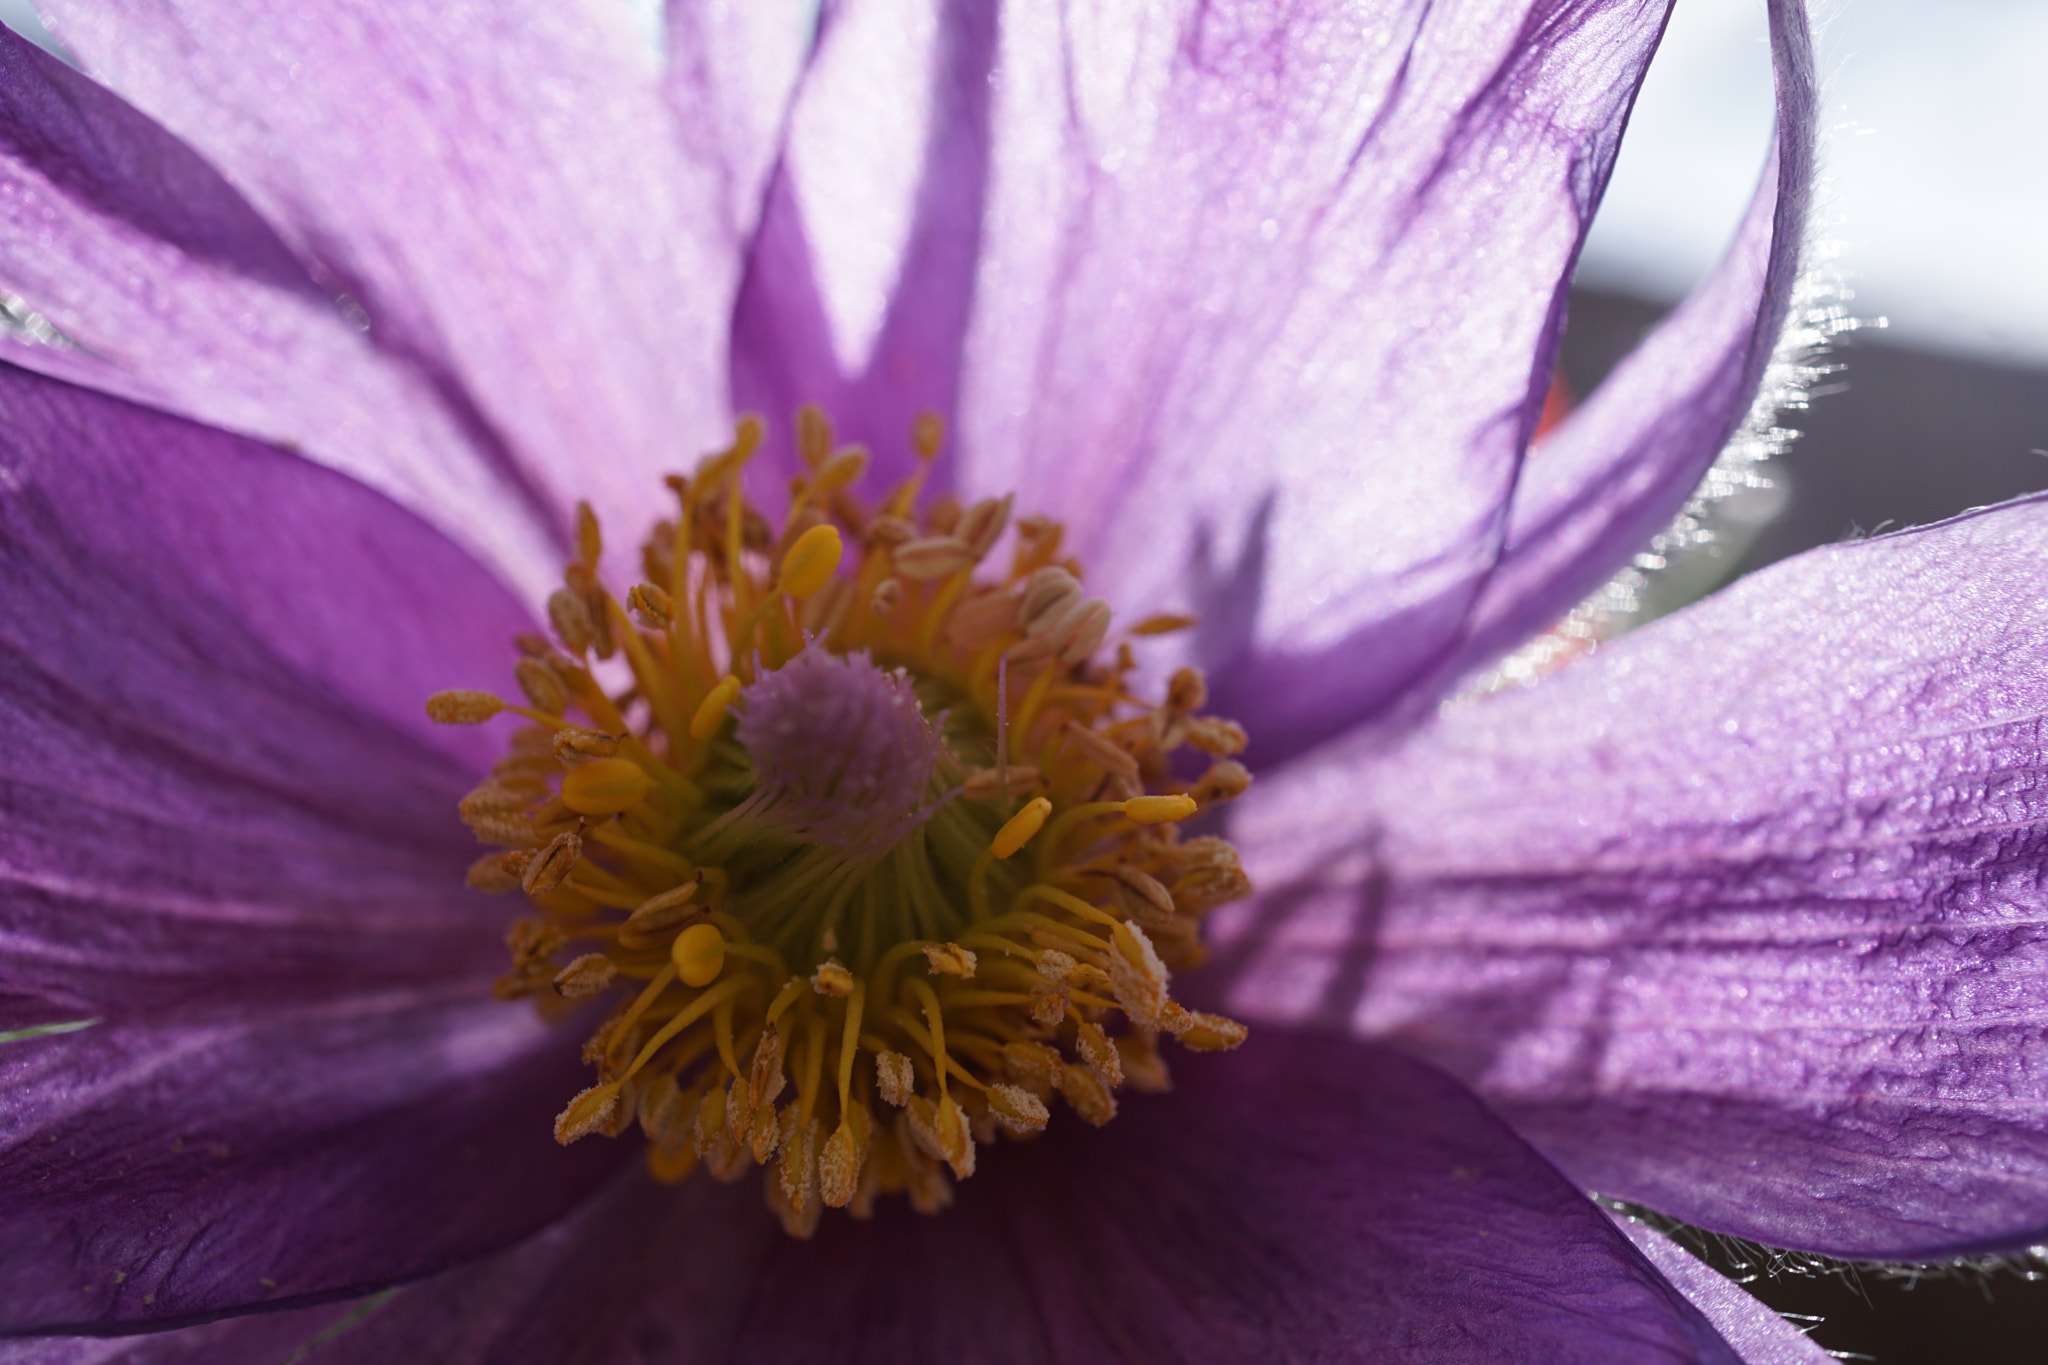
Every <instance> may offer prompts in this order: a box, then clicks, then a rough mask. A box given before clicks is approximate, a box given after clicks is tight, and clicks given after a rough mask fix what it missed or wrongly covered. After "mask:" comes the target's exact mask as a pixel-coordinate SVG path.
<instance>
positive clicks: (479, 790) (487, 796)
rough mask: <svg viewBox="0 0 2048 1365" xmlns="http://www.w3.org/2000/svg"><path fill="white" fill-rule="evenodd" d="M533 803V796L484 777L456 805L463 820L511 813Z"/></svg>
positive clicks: (457, 811)
mask: <svg viewBox="0 0 2048 1365" xmlns="http://www.w3.org/2000/svg"><path fill="white" fill-rule="evenodd" d="M532 804H533V798H532V797H531V796H529V795H528V794H527V793H525V792H522V791H515V790H513V789H512V788H510V787H507V786H505V785H504V784H503V783H501V782H498V781H496V780H495V779H490V778H486V779H485V780H484V781H483V782H481V783H479V784H477V786H476V787H474V788H472V789H471V790H470V792H469V794H468V795H467V796H464V797H463V798H462V802H461V804H460V805H458V806H457V807H456V813H457V814H459V815H460V816H461V817H462V818H463V820H464V821H465V822H467V821H471V820H475V819H477V818H478V817H480V816H486V815H511V814H514V813H516V812H519V811H523V810H525V809H526V808H527V807H528V806H529V805H532Z"/></svg>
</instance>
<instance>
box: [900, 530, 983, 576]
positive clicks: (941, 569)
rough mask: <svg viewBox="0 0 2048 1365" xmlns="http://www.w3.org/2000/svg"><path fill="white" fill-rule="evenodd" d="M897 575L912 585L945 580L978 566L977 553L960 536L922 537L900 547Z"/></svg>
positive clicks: (906, 542)
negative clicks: (947, 576) (976, 561)
mask: <svg viewBox="0 0 2048 1365" xmlns="http://www.w3.org/2000/svg"><path fill="white" fill-rule="evenodd" d="M891 558H892V560H893V561H894V563H895V565H896V572H897V573H899V574H901V575H902V576H903V577H905V578H908V579H910V580H911V581H912V582H920V583H921V582H924V581H925V580H927V579H932V578H944V577H945V576H946V575H947V574H949V573H957V572H959V571H960V570H961V569H964V568H966V567H967V566H968V565H970V564H972V563H973V562H974V551H973V549H972V548H971V547H970V546H969V545H968V543H967V542H966V541H964V540H962V539H960V537H958V536H921V537H919V538H918V539H916V540H908V541H905V542H904V543H903V544H901V545H899V546H897V547H896V549H895V552H894V554H893V555H892V556H891Z"/></svg>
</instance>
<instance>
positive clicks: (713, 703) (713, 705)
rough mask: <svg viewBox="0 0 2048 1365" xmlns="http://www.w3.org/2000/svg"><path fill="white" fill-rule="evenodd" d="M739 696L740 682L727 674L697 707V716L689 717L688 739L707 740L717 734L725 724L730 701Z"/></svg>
mask: <svg viewBox="0 0 2048 1365" xmlns="http://www.w3.org/2000/svg"><path fill="white" fill-rule="evenodd" d="M739 694H740V680H739V679H738V678H735V677H734V676H732V674H730V673H728V674H726V675H725V677H723V678H722V679H720V680H719V683H718V686H716V687H714V688H712V689H711V695H710V696H708V697H706V698H704V700H703V702H702V703H701V704H699V705H698V707H697V714H696V715H694V716H691V717H690V738H691V739H709V738H711V737H712V736H713V735H715V734H717V733H718V727H719V726H721V725H723V724H725V708H726V707H728V706H731V705H732V699H733V698H734V697H737V696H738V695H739Z"/></svg>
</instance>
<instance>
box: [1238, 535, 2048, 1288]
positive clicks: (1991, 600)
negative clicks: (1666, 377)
mask: <svg viewBox="0 0 2048 1365" xmlns="http://www.w3.org/2000/svg"><path fill="white" fill-rule="evenodd" d="M2044 581H2048V501H2044V500H2042V499H2038V498H2037V499H2032V500H2028V501H2024V502H2019V503H2013V504H2008V505H2006V506H2004V507H2000V508H1995V509H1992V510H1989V511H1983V512H1977V513H1972V514H1970V515H1968V516H1965V517H1961V518H1958V519H1956V520H1954V521H1951V522H1947V523H1944V524H1942V525H1939V526H1935V527H1930V528H1927V529H1924V530H1919V531H1913V532H1908V533H1903V534H1899V535H1894V536H1887V537H1884V538H1882V539H1878V540H1873V541H1869V542H1865V543H1861V544H1852V545H1844V546H1837V547H1832V548H1828V549H1824V550H1818V551H1814V552H1812V553H1810V554H1807V555H1804V556H1801V557H1800V558H1798V559H1796V560H1792V561H1788V562H1787V563H1784V564H1781V565H1778V566H1774V567H1773V568H1771V569H1768V570H1765V571H1763V572H1761V573H1758V574H1754V575H1752V576H1750V577H1749V578H1747V579H1744V580H1743V581H1742V582H1740V583H1738V584H1736V585H1735V586H1734V587H1732V588H1730V589H1728V590H1727V591H1725V592H1723V593H1721V594H1719V595H1718V596H1716V597H1714V598H1712V599H1710V600H1708V601H1707V602H1705V603H1702V604H1700V605H1698V606H1695V607H1693V608H1691V609H1689V610H1687V611H1685V612H1683V613H1680V614H1678V615H1676V616H1673V617H1670V618H1667V619H1666V620H1663V621H1660V622H1657V623H1655V624H1653V625H1651V626H1648V627H1645V628H1644V629H1643V630H1641V631H1640V632H1637V633H1635V634H1632V635H1629V636H1625V637H1623V638H1622V639H1621V640H1619V641H1617V642H1615V643H1614V644H1612V645H1610V646H1608V647H1606V648H1604V649H1603V650H1602V651H1601V652H1599V653H1598V654H1596V655H1594V656H1593V657H1592V658H1591V659H1588V660H1585V661H1583V662H1581V663H1580V664H1576V665H1574V666H1572V667H1571V668H1569V669H1566V670H1564V671H1563V672H1562V673H1560V674H1559V675H1557V676H1556V677H1554V678H1552V679H1550V680H1548V681H1547V682H1545V683H1544V684H1543V685H1542V686H1540V687H1537V688H1534V689H1531V690H1530V691H1528V692H1525V693H1519V694H1515V695H1512V696H1503V697H1500V698H1498V699H1495V700H1493V701H1489V702H1485V703H1480V704H1476V705H1472V706H1470V707H1467V708H1464V709H1461V710H1457V711H1454V712H1451V713H1450V714H1447V715H1445V716H1444V717H1443V718H1441V719H1440V720H1439V721H1438V722H1437V723H1435V724H1434V725H1432V726H1430V727H1428V728H1427V729H1425V730H1423V731H1421V732H1419V733H1417V734H1416V735H1415V737H1414V738H1413V740H1412V742H1410V743H1408V744H1407V745H1405V746H1404V747H1403V748H1402V749H1400V750H1399V751H1398V752H1396V753H1394V754H1393V755H1391V756H1381V757H1380V758H1379V760H1378V761H1370V760H1369V759H1368V757H1367V756H1366V755H1365V754H1364V753H1363V752H1361V751H1359V750H1357V749H1346V748H1345V747H1344V746H1337V747H1335V748H1333V750H1332V751H1331V752H1330V753H1329V754H1327V755H1325V756H1322V757H1318V758H1316V759H1314V760H1312V761H1310V762H1306V763H1304V764H1303V765H1301V767H1300V770H1299V771H1290V772H1288V773H1284V774H1281V775H1278V776H1277V777H1276V778H1274V779H1271V780H1268V781H1267V782H1264V783H1262V784H1261V785H1260V786H1259V787H1258V788H1255V789H1254V791H1253V793H1252V795H1251V796H1248V797H1247V798H1246V804H1245V805H1244V806H1243V807H1242V808H1241V809H1242V814H1243V817H1244V818H1243V819H1242V820H1241V822H1240V823H1239V825H1238V827H1237V828H1236V830H1235V831H1234V833H1235V834H1236V835H1237V836H1238V837H1239V838H1240V840H1241V846H1242V847H1243V849H1244V851H1245V861H1246V864H1247V866H1248V867H1250V868H1251V869H1252V871H1253V873H1254V875H1256V876H1259V877H1260V878H1261V880H1262V882H1263V884H1264V885H1266V886H1268V887H1273V888H1276V890H1275V891H1273V892H1269V894H1268V896H1267V898H1266V899H1265V900H1264V901H1263V902H1262V903H1261V904H1260V905H1259V906H1258V907H1257V908H1256V909H1254V910H1252V911H1251V912H1250V913H1249V914H1248V915H1246V916H1240V917H1238V918H1237V919H1236V920H1234V921H1233V920H1230V919H1225V920H1224V921H1223V925H1222V927H1223V928H1224V930H1225V933H1226V935H1227V936H1234V937H1235V939H1236V944H1235V947H1234V948H1226V949H1225V950H1224V956H1225V957H1226V958H1234V962H1233V964H1232V965H1233V966H1234V968H1235V972H1236V975H1237V981H1236V987H1235V990H1234V992H1233V994H1234V999H1233V1002H1232V1003H1233V1004H1234V1005H1235V1006H1236V1007H1237V1008H1238V1009H1240V1010H1243V1011H1244V1012H1246V1013H1267V1014H1279V1015H1282V1016H1288V1017H1298V1016H1302V1015H1311V1016H1320V1017H1325V1018H1328V1019H1331V1020H1332V1021H1336V1020H1344V1021H1348V1022H1349V1023H1350V1024H1351V1025H1352V1026H1354V1027H1356V1028H1358V1029H1360V1030H1363V1031H1366V1032H1369V1033H1373V1034H1378V1035H1388V1036H1394V1037H1398V1038H1400V1039H1401V1040H1403V1041H1404V1042H1405V1043H1406V1044H1408V1045H1410V1046H1412V1047H1415V1048H1417V1049H1419V1050H1421V1051H1423V1052H1424V1053H1426V1054H1427V1055H1429V1056H1431V1057H1433V1058H1435V1059H1437V1060H1439V1061H1440V1062H1442V1063H1443V1064H1444V1065H1446V1066H1448V1067H1449V1068H1450V1069H1452V1070H1453V1071H1455V1072H1457V1073H1458V1074H1460V1075H1462V1076H1464V1077H1466V1078H1468V1079H1469V1080H1470V1081H1471V1082H1472V1083H1473V1084H1474V1085H1475V1086H1477V1087H1478V1088H1479V1089H1480V1091H1481V1093H1482V1094H1484V1095H1486V1096H1487V1097H1488V1099H1489V1100H1490V1101H1491V1102H1492V1103H1493V1104H1494V1105H1495V1106H1496V1107H1497V1108H1498V1109H1499V1110H1500V1111H1501V1112H1502V1113H1503V1114H1505V1115H1507V1116H1508V1117H1509V1118H1510V1119H1511V1120H1512V1121H1513V1122H1515V1123H1516V1124H1517V1126H1518V1127H1519V1128H1521V1130H1522V1131H1523V1132H1525V1133H1528V1134H1530V1135H1531V1136H1532V1137H1533V1138H1534V1139H1535V1140H1536V1141H1537V1142H1538V1144H1539V1145H1540V1146H1542V1147H1543V1149H1544V1150H1545V1151H1546V1152H1547V1153H1548V1154H1550V1155H1551V1157H1552V1158H1553V1159H1555V1160H1556V1161H1557V1162H1558V1163H1559V1164H1560V1165H1561V1166H1562V1167H1563V1168H1564V1169H1565V1170H1566V1171H1567V1172H1568V1173H1569V1174H1570V1175H1572V1176H1573V1177H1574V1178H1575V1179H1577V1180H1579V1181H1580V1182H1581V1183H1582V1184H1584V1185H1586V1186H1587V1187H1588V1188H1591V1189H1597V1190H1600V1191H1601V1192H1603V1193H1607V1194H1613V1195H1616V1196H1620V1197H1623V1198H1627V1199H1631V1200H1635V1201H1637V1202H1640V1203H1643V1204H1645V1205H1648V1206H1649V1207H1651V1208H1655V1209H1658V1210H1661V1211H1663V1212H1667V1213H1670V1214H1674V1215H1676V1216H1678V1217H1680V1218H1683V1219H1685V1220H1686V1221H1688V1222H1691V1223H1695V1224H1697V1225H1700V1226H1703V1227H1707V1228H1711V1229H1714V1230H1716V1231H1721V1232H1729V1233H1735V1234H1738V1235H1741V1236H1745V1237H1751V1238H1754V1239H1756V1240H1759V1241H1762V1242H1766V1243H1769V1244H1772V1245H1776V1246H1790V1247H1800V1248H1805V1249H1809V1250H1814V1251H1821V1252H1826V1253H1830V1254H1834V1255H1840V1256H1847V1257H1854V1258H1910V1259H1922V1258H1934V1257H1940V1256H1948V1255H1954V1254H1960V1253H1967V1252H1973V1251H1982V1250H1992V1249H1999V1248H2006V1247H2012V1246H2019V1245H2025V1244H2029V1243H2032V1242H2035V1241H2038V1240H2040V1238H2041V1236H2042V1234H2043V1232H2044V1230H2048V1088H2044V1083H2043V1077H2044V1076H2048V1042H2044V1035H2043V1031H2042V1029H2041V1018H2042V1013H2041V1001H2042V998H2043V997H2042V989H2043V982H2044V979H2048V927H2044V926H2048V916H2044V910H2048V896H2044V893H2043V886H2044V883H2048V794H2044V793H2048V787H2044V784H2043V781H2042V773H2043V769H2044V766H2048V764H2044V749H2048V721H2044V713H2048V600H2044V598H2043V595H2042V592H2041V585H2042V584H2043V582H2044Z"/></svg>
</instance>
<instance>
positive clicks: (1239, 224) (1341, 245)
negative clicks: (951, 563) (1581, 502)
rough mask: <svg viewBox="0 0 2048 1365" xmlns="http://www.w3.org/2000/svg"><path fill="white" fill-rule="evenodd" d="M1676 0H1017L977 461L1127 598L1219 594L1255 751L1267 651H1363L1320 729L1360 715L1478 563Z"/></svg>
mask: <svg viewBox="0 0 2048 1365" xmlns="http://www.w3.org/2000/svg"><path fill="white" fill-rule="evenodd" d="M1666 8H1667V7H1666V6H1665V5H1663V4H1660V3H1654V0H1642V2H1641V3H1638V2H1637V0H1602V2H1601V3H1591V4H1583V3H1569V4H1568V3H1556V2H1555V0H1460V2H1459V3H1450V4H1444V3H1435V4H1429V3H1419V2H1418V0H1318V2H1317V3H1313V4H1309V5H1306V6H1302V5H1296V6H1290V7H1287V8H1286V9H1284V10H1281V9H1275V8H1274V7H1272V6H1269V5H1262V4H1249V3H1230V4H1221V5H1218V4H1193V3H1187V4H1181V3H1165V2H1163V0H1162V2H1161V3H1152V4H1144V5H1132V6H1127V7H1124V8H1123V9H1122V10H1120V11H1119V12H1117V13H1116V14H1115V15H1113V16H1097V15H1093V14H1092V13H1091V14H1089V15H1085V16H1077V15H1072V14H1067V13H1065V12H1063V11H1059V10H1056V9H1053V8H1048V7H1042V6H1038V7H1033V6H1019V7H1017V10H1016V12H1015V13H1013V14H1010V15H1006V17H1005V30H1004V34H1003V47H1002V53H1001V75H1002V83H1001V85H1000V87H999V89H998V92H997V108H996V113H995V141H996V149H997V152H996V161H995V163H994V166H993V169H992V172H991V181H990V191H989V201H990V217H989V220H988V228H987V241H986V243H985V245H984V248H983V266H982V272H981V276H980V280H979V283H978V286H977V289H978V292H977V295H976V301H975V318H974V327H973V330H972V332H971V333H970V350H969V356H970V360H971V369H970V373H969V375H968V378H967V387H966V392H965V397H964V399H963V411H962V419H961V421H962V428H963V430H962V440H963V443H964V445H965V448H966V452H967V454H966V457H965V458H966V460H967V473H966V475H965V478H966V479H967V481H968V482H969V483H970V485H971V486H972V487H974V488H975V489H990V488H1015V489H1016V490H1017V491H1018V503H1019V506H1020V507H1032V508H1045V509H1048V510H1050V511H1053V512H1055V513H1058V514H1061V515H1063V516H1064V517H1065V518H1066V519H1067V524H1068V529H1069V537H1070V539H1069V544H1070V545H1071V546H1072V548H1073V549H1074V551H1075V552H1076V553H1077V554H1078V555H1079V556H1080V557H1081V558H1082V559H1083V560H1085V561H1086V562H1087V564H1088V567H1089V571H1090V583H1091V586H1100V587H1102V588H1106V589H1107V592H1106V593H1105V596H1106V597H1107V599H1108V600H1109V601H1111V602H1113V603H1115V604H1116V605H1117V607H1118V608H1119V610H1122V611H1126V612H1135V613H1138V614H1143V613H1145V612H1149V611H1152V610H1156V609H1163V608H1182V609H1188V608H1191V609H1193V610H1195V611H1197V612H1199V613H1200V614H1202V615H1203V617H1204V618H1205V624H1204V631H1203V634H1202V637H1201V639H1200V641H1199V643H1198V645H1197V647H1196V652H1197V654H1198V656H1199V657H1200V659H1201V660H1202V661H1203V662H1205V663H1207V664H1208V665H1209V666H1210V669H1211V674H1212V677H1211V681H1212V684H1213V692H1214V695H1216V697H1217V698H1218V704H1219V705H1220V706H1222V707H1223V708H1224V709H1225V710H1226V711H1228V710H1229V709H1230V708H1231V707H1237V708H1238V709H1240V710H1243V711H1246V712H1251V711H1253V710H1255V709H1256V710H1257V711H1258V715H1259V719H1260V720H1261V721H1262V723H1263V724H1262V729H1263V731H1264V733H1265V734H1266V735H1267V736H1269V737H1270V738H1269V739H1267V740H1262V741H1260V742H1262V743H1272V742H1277V741H1278V740H1279V738H1280V730H1281V728H1282V727H1283V725H1284V724H1285V723H1286V716H1285V710H1284V708H1285V707H1287V706H1288V705H1290V704H1291V697H1292V694H1293V693H1295V692H1298V691H1300V690H1301V689H1303V688H1304V687H1305V686H1306V685H1307V684H1306V683H1305V682H1304V681H1303V680H1302V679H1300V678H1298V677H1294V678H1289V679H1288V680H1287V683H1286V685H1285V686H1284V687H1282V688H1280V689H1278V690H1277V691H1275V690H1274V689H1271V688H1265V687H1259V686H1255V685H1254V680H1253V679H1252V678H1251V676H1250V674H1249V673H1246V672H1244V671H1243V665H1244V663H1245V661H1246V660H1247V659H1248V658H1250V657H1252V656H1253V655H1254V654H1255V653H1262V654H1269V655H1290V654H1302V653H1311V654H1313V653H1316V652H1320V651H1323V650H1327V649H1330V648H1332V647H1334V646H1337V645H1339V644H1340V643H1343V644H1346V646H1347V649H1348V653H1347V654H1346V658H1345V666H1344V668H1343V669H1342V670H1341V671H1340V672H1338V673H1337V674H1336V675H1335V676H1336V677H1338V678H1339V679H1340V680H1341V684H1342V694H1341V699H1340V700H1341V703H1342V705H1341V707H1340V709H1341V710H1342V712H1343V716H1337V715H1330V716H1325V717H1321V718H1320V719H1319V721H1318V723H1321V724H1325V725H1332V724H1338V723H1341V721H1342V719H1344V718H1346V717H1356V716H1359V715H1364V714H1369V713H1370V712H1371V711H1372V710H1373V709H1374V708H1376V707H1377V706H1379V705H1380V704H1382V703H1383V702H1384V701H1386V700H1387V699H1389V698H1390V697H1392V696H1394V695H1395V694H1396V693H1398V691H1399V690H1400V689H1401V687H1402V686H1403V684H1404V683H1405V681H1406V680H1407V679H1409V678H1410V677H1412V676H1413V675H1414V674H1416V672H1417V671H1418V670H1419V669H1421V668H1423V667H1424V666H1425V664H1426V663H1427V662H1428V661H1430V660H1431V659H1432V658H1433V657H1434V656H1435V655H1436V654H1438V653H1439V652H1440V651H1441V650H1442V649H1444V648H1445V647H1446V646H1447V644H1448V643H1449V641H1450V640H1451V639H1452V637H1453V636H1454V635H1455V634H1456V632H1457V631H1458V629H1459V625H1460V622H1461V620H1462V617H1463V614H1464V612H1465V611H1466V610H1467V608H1468V607H1469V605H1470V603H1471V601H1472V597H1473V594H1474V593H1475V592H1476V591H1477V589H1478V586H1479V584H1480V581H1481V579H1482V578H1483V576H1484V575H1485V573H1486V572H1487V570H1488V569H1489V568H1490V567H1491V565H1492V564H1493V561H1494V558H1495V555H1496V552H1497V550H1498V548H1499V544H1500V537H1501V535H1502V533H1503V531H1504V529H1505V518H1504V510H1505V505H1506V503H1507V500H1508V498H1509V495H1510V493H1511V491H1512V488H1513V484H1514V479H1515V471H1516V467H1517V465H1518V463H1519V462H1520V459H1521V455H1522V450H1523V447H1524V445H1525V443H1526V441H1527V439H1528V437H1529V434H1530V432H1531V431H1532V430H1533V427H1534V425H1535V421H1536V417H1537V414H1538V411H1539V409H1540V407H1541V403H1542V399H1543V396H1544V393H1545V391H1546V389H1547V387H1548V384H1549V379H1550V371H1551V365H1552V356H1553V354H1554V351H1555V345H1556V333H1557V328H1558V324H1559V322H1560V321H1561V319H1562V316H1563V312H1562V310H1563V300H1564V290H1565V284H1566V279H1567V276H1568V275H1569V273H1570V268H1571V263H1572V260H1573V258H1574V256H1575V254H1576V252H1577V250H1578V244H1579V241H1580V238H1581V236H1582V234H1583V231H1584V229H1585V226H1586V224H1587V222H1588V220H1589V219H1590V217H1591V214H1592V209H1593V205H1594V203H1595V202H1596V200H1597V198H1598V196H1599V192H1600V189H1601V187H1602V185H1603V184H1604V183H1605V180H1606V176H1607V172H1608V169H1609V166H1610V165H1611V162H1612V157H1613V153H1614V149H1615V147H1616V145H1617V141H1618V138H1619V136H1620V131H1621V125H1622V122H1623V120H1624V118H1625V116H1626V113H1627V110H1628V107H1629V104H1630V102H1631V100H1632V98H1633V95H1634V91H1635V88H1636V85H1637V82H1638V81H1639V80H1640V78H1641V75H1642V72H1643V68H1644V64H1645V63H1646V62H1647V60H1648V57H1649V53H1650V50H1651V49H1652V47H1653V46H1654V45H1655V43H1656V40H1657V37H1658V34H1659V32H1660V30H1661V27H1662V23H1663V18H1664V14H1665V11H1666ZM1241 684H1242V685H1241ZM1251 718H1252V717H1251V715H1249V714H1247V716H1246V719H1247V720H1249V719H1251Z"/></svg>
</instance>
